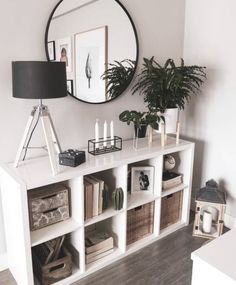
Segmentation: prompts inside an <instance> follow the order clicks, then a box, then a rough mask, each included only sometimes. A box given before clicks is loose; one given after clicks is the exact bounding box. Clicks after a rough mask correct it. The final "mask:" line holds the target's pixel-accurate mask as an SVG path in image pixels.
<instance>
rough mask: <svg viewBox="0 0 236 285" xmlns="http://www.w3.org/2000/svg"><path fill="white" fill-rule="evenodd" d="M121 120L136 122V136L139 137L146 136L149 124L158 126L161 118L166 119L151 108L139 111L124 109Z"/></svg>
mask: <svg viewBox="0 0 236 285" xmlns="http://www.w3.org/2000/svg"><path fill="white" fill-rule="evenodd" d="M119 119H120V121H121V122H125V123H127V125H130V123H133V124H134V130H135V136H136V137H138V138H144V137H145V136H146V131H147V126H151V127H152V128H154V129H156V128H158V123H159V122H160V121H161V119H163V120H164V118H163V117H162V116H159V115H158V114H157V113H156V112H153V111H151V110H149V111H148V112H138V111H134V110H132V111H128V110H126V111H123V112H122V113H121V114H120V115H119Z"/></svg>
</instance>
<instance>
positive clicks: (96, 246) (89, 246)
mask: <svg viewBox="0 0 236 285" xmlns="http://www.w3.org/2000/svg"><path fill="white" fill-rule="evenodd" d="M113 251H114V240H113V237H112V236H111V235H109V234H108V233H106V232H98V231H96V230H95V231H92V232H89V233H87V234H86V237H85V261H86V264H88V263H91V262H94V261H96V260H98V259H100V258H102V257H104V256H107V255H108V254H110V253H112V252H113Z"/></svg>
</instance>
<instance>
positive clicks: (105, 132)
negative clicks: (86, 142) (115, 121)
mask: <svg viewBox="0 0 236 285" xmlns="http://www.w3.org/2000/svg"><path fill="white" fill-rule="evenodd" d="M103 140H104V142H103V146H104V147H106V146H107V121H105V122H104V127H103Z"/></svg>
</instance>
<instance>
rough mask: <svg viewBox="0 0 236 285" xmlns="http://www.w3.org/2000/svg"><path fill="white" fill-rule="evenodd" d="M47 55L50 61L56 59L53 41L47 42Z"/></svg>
mask: <svg viewBox="0 0 236 285" xmlns="http://www.w3.org/2000/svg"><path fill="white" fill-rule="evenodd" d="M48 55H49V60H50V61H55V60H56V47H55V41H50V42H48Z"/></svg>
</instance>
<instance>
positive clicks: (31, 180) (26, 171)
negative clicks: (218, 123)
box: [1, 135, 194, 190]
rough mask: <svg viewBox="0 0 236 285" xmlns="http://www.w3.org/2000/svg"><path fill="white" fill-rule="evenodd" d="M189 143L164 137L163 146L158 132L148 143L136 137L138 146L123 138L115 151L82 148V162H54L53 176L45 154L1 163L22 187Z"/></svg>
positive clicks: (82, 173)
mask: <svg viewBox="0 0 236 285" xmlns="http://www.w3.org/2000/svg"><path fill="white" fill-rule="evenodd" d="M190 147H194V143H191V142H188V141H184V140H180V142H179V144H178V145H176V143H175V139H174V138H171V137H168V138H167V141H166V145H165V147H162V146H161V139H160V136H159V135H157V136H154V140H153V142H152V143H151V144H148V138H144V139H139V141H138V148H134V146H133V140H127V141H124V142H123V149H122V150H121V151H118V152H113V153H108V154H104V155H98V156H93V155H90V154H88V153H87V151H86V162H85V163H83V164H81V165H79V166H77V167H75V168H72V167H67V166H61V165H58V174H57V175H55V176H53V174H52V170H51V166H50V162H49V158H48V156H45V157H38V158H34V159H30V160H26V161H22V162H20V164H19V166H18V167H17V168H14V167H13V164H12V163H10V164H2V165H1V167H2V169H3V170H5V171H6V172H7V173H8V174H9V175H10V176H11V177H12V178H13V179H14V180H15V181H17V182H18V183H19V184H21V186H22V187H23V186H25V189H26V190H30V189H33V188H37V187H40V186H44V185H48V184H52V183H57V182H61V181H66V180H69V179H72V178H75V177H78V176H83V175H87V174H90V173H95V172H99V171H103V170H106V169H110V168H114V167H119V166H122V165H124V164H130V163H134V162H136V161H141V160H145V159H149V158H153V157H154V156H158V155H164V154H167V153H171V152H177V151H181V150H184V149H186V148H190Z"/></svg>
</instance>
